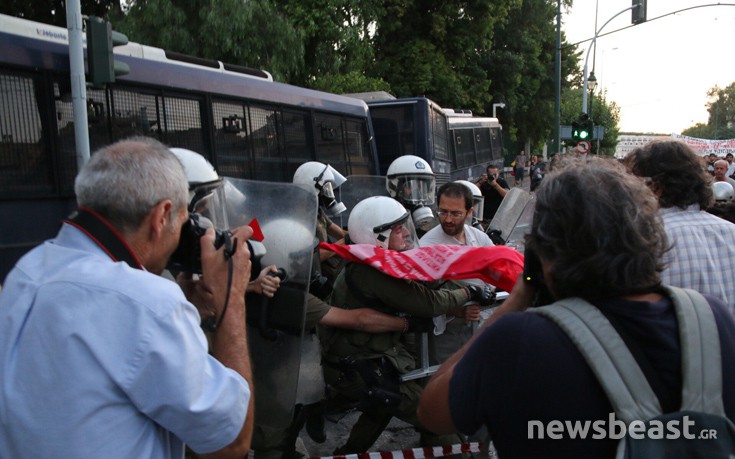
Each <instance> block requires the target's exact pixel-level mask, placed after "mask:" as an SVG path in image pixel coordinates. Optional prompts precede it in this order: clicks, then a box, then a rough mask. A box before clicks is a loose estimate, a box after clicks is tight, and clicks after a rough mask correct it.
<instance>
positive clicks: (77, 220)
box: [64, 207, 143, 269]
mask: <svg viewBox="0 0 735 459" xmlns="http://www.w3.org/2000/svg"><path fill="white" fill-rule="evenodd" d="M64 222H65V223H68V224H70V225H72V226H74V227H76V228H77V229H79V230H80V231H82V232H83V233H84V234H86V235H87V236H88V237H89V238H90V239H92V240H93V241H94V242H95V243H96V244H97V245H99V246H100V248H101V249H102V250H104V251H105V253H107V255H108V256H109V257H110V258H112V260H114V261H124V262H125V263H127V264H128V265H129V266H130V267H131V268H136V269H143V265H141V264H140V261H139V260H138V258H136V256H135V254H133V251H132V250H131V249H130V247H128V245H127V244H126V243H125V241H124V240H123V238H122V237H121V236H120V234H119V233H118V232H117V231H116V230H115V228H113V227H112V225H110V224H109V223H108V222H107V221H106V220H105V219H104V218H102V216H100V215H98V214H97V213H96V212H94V211H92V210H90V209H87V208H84V207H81V208H80V209H79V210H78V211H77V212H76V213H75V214H74V215H72V216H71V217H69V218H68V219H66V220H64Z"/></svg>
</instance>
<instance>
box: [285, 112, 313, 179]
mask: <svg viewBox="0 0 735 459" xmlns="http://www.w3.org/2000/svg"><path fill="white" fill-rule="evenodd" d="M281 115H282V120H283V142H282V143H283V148H284V152H285V153H286V159H287V160H288V162H289V163H297V164H298V165H297V166H296V167H298V166H300V165H301V164H303V163H305V162H306V161H311V160H312V159H314V157H315V156H314V146H313V143H312V142H308V140H307V135H306V134H307V132H308V130H309V129H310V127H309V126H310V125H309V120H308V116H309V114H308V112H306V111H296V110H283V111H282V112H281ZM295 170H296V169H294V171H295Z"/></svg>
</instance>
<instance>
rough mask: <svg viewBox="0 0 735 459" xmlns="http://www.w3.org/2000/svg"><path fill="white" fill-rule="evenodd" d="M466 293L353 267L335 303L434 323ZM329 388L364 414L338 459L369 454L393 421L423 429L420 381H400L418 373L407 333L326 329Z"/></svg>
mask: <svg viewBox="0 0 735 459" xmlns="http://www.w3.org/2000/svg"><path fill="white" fill-rule="evenodd" d="M467 299H468V298H467V293H466V291H465V290H464V289H458V290H448V289H441V290H432V289H431V288H429V287H427V286H426V285H425V284H423V283H421V282H415V281H410V280H403V279H397V278H394V277H391V276H388V275H387V274H383V273H382V272H380V271H378V270H377V269H375V268H372V267H370V266H368V265H363V264H357V263H348V264H347V266H346V268H345V270H344V271H343V272H342V274H341V275H340V276H339V277H338V278H337V280H336V282H335V286H334V292H333V296H332V304H333V305H334V306H339V307H343V308H347V309H356V308H362V307H369V308H373V309H375V310H378V311H380V312H384V313H387V314H398V313H403V314H407V315H411V316H415V317H423V318H431V317H435V316H438V315H441V314H445V313H448V312H449V311H450V310H452V309H455V308H457V307H459V306H462V305H463V304H464V303H465V302H466V301H467ZM319 334H320V337H321V341H322V352H323V362H324V375H325V379H326V381H327V384H328V385H329V386H330V387H331V388H333V389H334V390H335V391H336V392H337V393H338V395H339V397H341V398H342V399H343V400H348V401H352V402H354V405H355V406H357V407H358V408H360V409H361V410H362V412H363V413H362V415H361V416H360V419H359V420H358V421H357V423H356V424H355V426H354V427H353V429H352V432H350V438H349V439H348V441H347V443H346V444H345V445H344V446H342V447H341V448H339V449H338V450H337V451H336V452H335V454H348V453H360V452H365V451H367V450H368V449H369V448H370V447H371V446H372V444H373V443H374V442H375V440H376V439H377V437H378V436H379V435H380V433H381V432H382V431H383V430H384V429H385V427H386V426H387V425H388V423H389V422H390V420H391V419H392V417H393V416H396V417H398V418H400V419H402V420H404V421H406V422H408V423H411V424H413V425H414V426H418V420H417V418H416V408H417V406H418V400H419V397H420V395H421V390H422V387H421V384H420V383H419V382H418V381H415V380H414V381H407V382H401V383H399V382H398V378H399V377H400V375H401V374H404V373H407V372H409V371H411V370H414V369H415V368H416V361H415V359H414V357H413V355H412V354H411V352H409V350H408V349H407V348H406V346H405V344H404V342H403V340H402V338H403V335H402V333H401V332H390V333H367V332H360V331H354V330H344V329H337V328H331V327H321V328H320V332H319ZM425 441H426V443H432V444H448V443H456V442H459V439H458V437H457V436H450V437H445V438H437V437H434V438H431V439H429V438H427V439H425Z"/></svg>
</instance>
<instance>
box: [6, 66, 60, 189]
mask: <svg viewBox="0 0 735 459" xmlns="http://www.w3.org/2000/svg"><path fill="white" fill-rule="evenodd" d="M34 80H35V81H34ZM40 83H41V82H40V80H38V79H34V78H32V77H31V76H28V75H22V74H17V73H10V72H9V73H5V72H3V73H0V133H1V134H2V138H1V139H0V183H1V184H2V185H1V186H0V189H1V190H2V196H3V197H10V196H16V197H27V196H29V195H30V196H33V195H37V194H44V193H48V192H52V191H53V190H54V188H55V187H54V180H53V174H52V170H51V162H50V160H49V158H48V154H47V153H46V149H45V145H44V144H45V142H46V141H47V139H44V136H43V133H44V132H46V131H45V130H44V129H43V123H42V113H41V112H40V111H39V107H43V104H39V103H38V101H39V100H42V99H40V98H41V97H43V94H42V92H41V91H42V88H40V86H41V84H40Z"/></svg>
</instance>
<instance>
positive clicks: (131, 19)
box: [113, 0, 303, 80]
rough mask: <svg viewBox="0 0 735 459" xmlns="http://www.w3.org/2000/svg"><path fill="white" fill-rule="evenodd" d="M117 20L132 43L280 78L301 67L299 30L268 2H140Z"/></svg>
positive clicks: (205, 0)
mask: <svg viewBox="0 0 735 459" xmlns="http://www.w3.org/2000/svg"><path fill="white" fill-rule="evenodd" d="M113 20H115V21H116V22H115V28H116V29H117V30H120V31H121V32H124V33H126V34H127V35H128V37H129V38H130V39H131V40H133V41H137V42H140V43H145V44H148V45H151V46H158V47H161V48H165V49H168V50H171V51H176V52H180V53H184V54H189V55H193V56H199V57H204V58H209V59H216V60H220V61H223V62H228V63H231V64H238V65H243V66H248V67H255V68H263V69H267V70H269V71H270V72H271V73H272V74H273V75H274V78H276V79H281V80H288V79H289V78H290V77H291V76H292V75H294V74H297V73H298V71H299V69H300V68H301V67H302V66H303V60H302V59H303V58H302V56H303V54H302V51H301V50H302V48H303V44H302V39H301V34H300V33H299V32H298V31H297V30H296V29H295V28H294V27H293V25H292V24H291V22H290V21H289V20H288V18H286V17H284V16H283V15H282V14H281V13H279V12H278V10H277V9H276V7H275V5H273V4H272V3H271V2H270V1H269V0H248V1H242V0H186V1H182V0H177V1H173V0H136V1H135V2H132V3H131V4H130V7H129V9H128V10H127V11H126V12H125V14H121V15H119V16H117V17H115V18H113Z"/></svg>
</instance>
